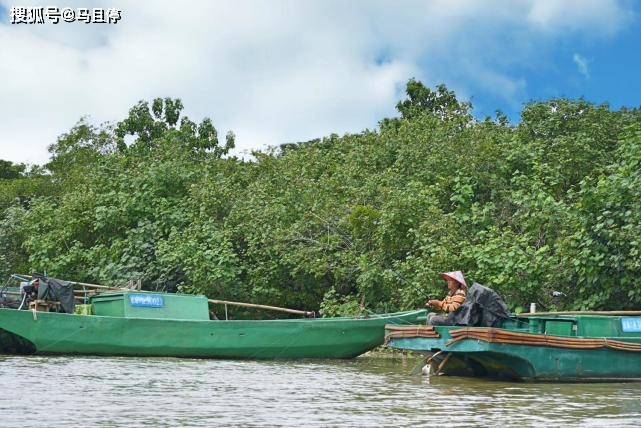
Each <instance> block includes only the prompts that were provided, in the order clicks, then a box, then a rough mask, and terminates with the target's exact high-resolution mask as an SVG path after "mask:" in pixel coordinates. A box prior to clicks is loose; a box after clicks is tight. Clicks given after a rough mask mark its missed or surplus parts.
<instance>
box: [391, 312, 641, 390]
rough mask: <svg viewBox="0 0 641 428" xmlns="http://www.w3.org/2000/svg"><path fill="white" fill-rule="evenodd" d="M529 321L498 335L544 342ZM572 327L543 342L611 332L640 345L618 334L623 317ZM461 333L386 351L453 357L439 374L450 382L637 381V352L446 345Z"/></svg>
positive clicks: (404, 341) (402, 342) (398, 342)
mask: <svg viewBox="0 0 641 428" xmlns="http://www.w3.org/2000/svg"><path fill="white" fill-rule="evenodd" d="M565 319H567V318H565ZM532 321H534V322H531V323H530V325H529V326H528V325H526V326H523V325H521V326H520V327H519V328H517V327H516V325H514V324H513V325H509V326H506V327H508V328H503V329H497V330H502V331H511V332H518V333H527V334H536V335H538V336H546V334H545V330H544V329H543V328H542V327H541V320H532ZM572 321H574V323H576V324H578V328H576V329H574V330H567V331H570V334H568V335H565V336H561V335H550V334H547V337H550V338H552V337H554V338H566V337H567V338H570V337H573V338H579V339H581V338H582V339H595V338H604V337H606V336H604V335H601V334H602V333H604V332H615V333H617V334H618V336H615V337H612V336H610V337H606V338H607V339H608V340H612V341H619V342H629V343H641V337H639V336H641V334H640V333H626V332H622V331H621V328H620V326H621V317H598V318H597V317H576V318H575V319H573V320H572ZM554 322H556V320H554ZM550 324H551V325H550V326H549V327H550V328H558V325H557V324H552V323H550ZM533 327H534V328H533ZM461 328H462V327H449V326H448V327H435V330H436V331H437V332H438V334H439V335H440V337H439V338H422V337H403V338H392V339H390V340H389V342H388V346H389V347H391V348H394V349H400V350H410V351H415V352H420V353H423V354H426V355H434V354H435V353H436V352H438V351H443V353H441V354H440V356H439V358H438V359H439V361H442V358H443V356H445V355H447V354H451V357H450V358H449V359H448V361H447V363H446V365H445V366H444V368H443V371H442V374H444V375H451V376H473V377H491V378H501V379H511V380H541V381H609V380H641V352H638V351H624V350H614V349H568V348H556V347H551V346H543V345H522V344H507V343H490V342H487V341H484V340H476V339H465V340H459V341H452V342H450V341H451V340H452V339H453V337H452V335H451V332H452V331H456V330H460V329H461ZM463 328H464V327H463ZM535 329H536V330H538V329H541V331H542V332H541V333H533V332H532V330H535ZM563 331H566V330H563ZM576 331H578V332H582V331H583V332H586V331H594V332H596V335H594V336H587V335H586V336H577V335H576V334H575V333H572V332H576ZM448 342H449V343H448Z"/></svg>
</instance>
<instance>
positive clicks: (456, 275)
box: [442, 270, 467, 290]
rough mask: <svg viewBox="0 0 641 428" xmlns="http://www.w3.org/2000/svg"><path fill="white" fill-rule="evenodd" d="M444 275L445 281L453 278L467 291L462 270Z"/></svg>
mask: <svg viewBox="0 0 641 428" xmlns="http://www.w3.org/2000/svg"><path fill="white" fill-rule="evenodd" d="M442 275H443V279H445V280H446V281H447V278H452V279H453V280H454V281H456V282H458V283H459V284H461V286H462V287H463V288H465V289H466V290H467V282H465V277H464V276H463V272H461V271H460V270H456V271H454V272H445V273H443V274H442Z"/></svg>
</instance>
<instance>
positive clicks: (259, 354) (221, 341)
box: [0, 292, 425, 359]
mask: <svg viewBox="0 0 641 428" xmlns="http://www.w3.org/2000/svg"><path fill="white" fill-rule="evenodd" d="M89 309H90V311H87V313H91V315H78V314H65V313H53V312H36V311H32V310H16V309H0V352H2V353H17V354H84V355H121V356H163V357H168V356H169V357H196V358H246V359H275V358H353V357H356V356H358V355H361V354H363V353H365V352H367V351H369V350H371V349H373V348H375V347H377V346H379V345H381V344H382V343H383V340H384V328H385V325H386V324H396V325H403V324H405V325H407V324H412V323H416V322H420V321H419V320H420V319H421V317H422V318H423V319H424V317H425V311H413V312H402V313H394V314H385V315H375V316H369V317H363V318H320V319H287V320H268V321H211V320H210V319H209V310H208V303H207V299H206V298H205V297H204V296H189V295H178V294H164V293H141V292H119V293H108V294H100V295H98V296H96V297H93V298H92V300H91V306H90V308H89Z"/></svg>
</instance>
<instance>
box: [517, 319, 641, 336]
mask: <svg viewBox="0 0 641 428" xmlns="http://www.w3.org/2000/svg"><path fill="white" fill-rule="evenodd" d="M527 320H528V328H527V332H528V333H538V334H546V335H549V336H578V337H641V317H639V316H599V315H534V314H532V315H528V316H527Z"/></svg>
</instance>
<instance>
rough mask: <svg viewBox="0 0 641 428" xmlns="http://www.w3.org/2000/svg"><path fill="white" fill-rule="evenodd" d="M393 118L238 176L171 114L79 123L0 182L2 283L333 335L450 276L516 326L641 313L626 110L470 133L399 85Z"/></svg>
mask: <svg viewBox="0 0 641 428" xmlns="http://www.w3.org/2000/svg"><path fill="white" fill-rule="evenodd" d="M397 108H398V111H399V113H400V117H397V118H388V119H383V120H382V121H381V123H380V126H379V128H378V129H376V130H366V131H364V132H362V133H360V134H353V135H345V136H342V137H339V136H337V135H331V136H329V137H326V138H322V139H318V140H313V141H310V142H307V143H300V144H287V145H283V146H282V147H279V148H274V149H272V150H269V151H267V152H257V153H254V159H253V160H251V161H247V160H242V159H238V158H236V157H233V156H229V150H230V149H232V148H233V147H234V136H233V134H231V133H230V134H228V135H227V137H226V139H225V141H224V142H223V141H219V138H218V134H217V131H216V129H215V128H214V126H213V124H212V122H211V121H210V120H209V119H206V120H204V121H203V122H202V123H200V124H196V123H194V122H192V121H191V120H189V119H188V118H186V117H183V116H182V104H181V102H180V100H172V99H157V100H154V101H153V103H152V104H151V105H148V104H147V103H145V102H141V103H139V104H138V105H136V106H135V107H133V108H132V109H131V111H130V114H129V116H128V117H127V118H125V119H124V120H123V121H122V122H120V123H117V124H114V125H108V124H107V125H104V126H100V127H96V126H93V125H91V124H89V122H88V121H86V120H84V119H83V120H81V121H80V122H79V123H78V124H77V125H76V126H75V127H74V128H73V129H71V130H70V131H69V132H68V133H67V134H64V135H62V136H61V137H60V138H59V139H58V141H57V142H56V143H55V144H53V145H52V146H51V147H50V152H51V161H50V162H49V163H48V164H47V165H46V166H44V167H42V168H31V169H28V168H25V167H24V166H22V165H13V164H11V163H9V162H4V161H2V162H0V210H1V213H2V214H1V215H0V224H1V226H0V273H1V274H3V275H6V274H8V273H9V272H13V271H22V272H25V271H46V272H47V273H49V274H51V275H55V276H59V277H63V278H67V279H73V280H78V281H87V282H97V283H106V284H122V283H125V282H126V281H128V280H131V279H142V281H143V284H144V287H145V288H147V289H162V290H177V289H180V290H182V291H186V292H192V293H205V294H207V295H209V296H211V297H216V298H221V299H236V300H244V301H254V302H260V303H267V304H273V305H282V306H288V307H298V308H306V309H319V308H320V309H322V311H323V312H324V313H325V314H326V315H333V314H337V313H346V312H353V311H358V310H359V309H358V308H359V306H360V305H361V304H364V305H365V306H366V307H367V309H369V310H374V311H383V310H390V311H391V310H396V309H404V308H412V307H417V306H422V305H423V303H424V302H425V301H426V299H427V298H428V297H429V296H430V295H432V296H442V295H443V294H444V290H445V288H444V283H443V281H442V280H441V279H440V277H439V272H443V271H449V270H458V269H460V270H463V271H464V272H466V274H467V276H468V277H469V278H470V279H471V280H475V281H477V282H481V283H484V284H486V285H488V286H490V287H492V288H495V289H496V290H498V291H499V292H500V293H501V294H502V295H503V296H504V297H505V298H506V300H507V301H508V303H509V304H510V305H511V307H512V308H516V307H518V306H525V305H527V304H528V303H529V302H538V303H539V304H540V305H542V306H543V307H544V308H550V309H552V308H566V309H627V308H639V307H640V306H641V285H640V284H639V282H640V281H639V280H641V255H640V251H641V113H640V112H639V111H638V110H627V109H621V110H618V111H613V110H611V109H610V108H609V107H608V106H607V105H594V104H591V103H588V102H586V101H584V100H576V101H575V100H566V99H557V100H551V101H548V102H544V103H533V104H530V105H527V106H526V107H525V108H524V110H523V112H522V115H521V120H520V122H519V124H518V125H511V124H509V123H508V121H507V119H506V118H505V117H504V116H503V115H501V114H497V118H496V119H495V120H490V119H486V120H484V121H479V120H476V119H475V118H474V117H473V116H472V114H471V106H470V105H469V104H467V103H461V102H459V101H458V100H457V98H456V96H455V94H454V93H453V92H451V91H449V90H448V89H447V88H446V87H444V86H439V87H437V88H436V89H435V90H431V89H429V88H426V87H425V86H424V85H422V84H421V83H420V82H417V81H413V80H412V81H410V82H409V83H408V86H407V99H405V100H403V101H401V102H399V104H398V106H397ZM552 291H560V292H562V293H565V294H566V295H567V297H564V298H561V299H558V300H555V299H553V298H552V297H551V294H552Z"/></svg>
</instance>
